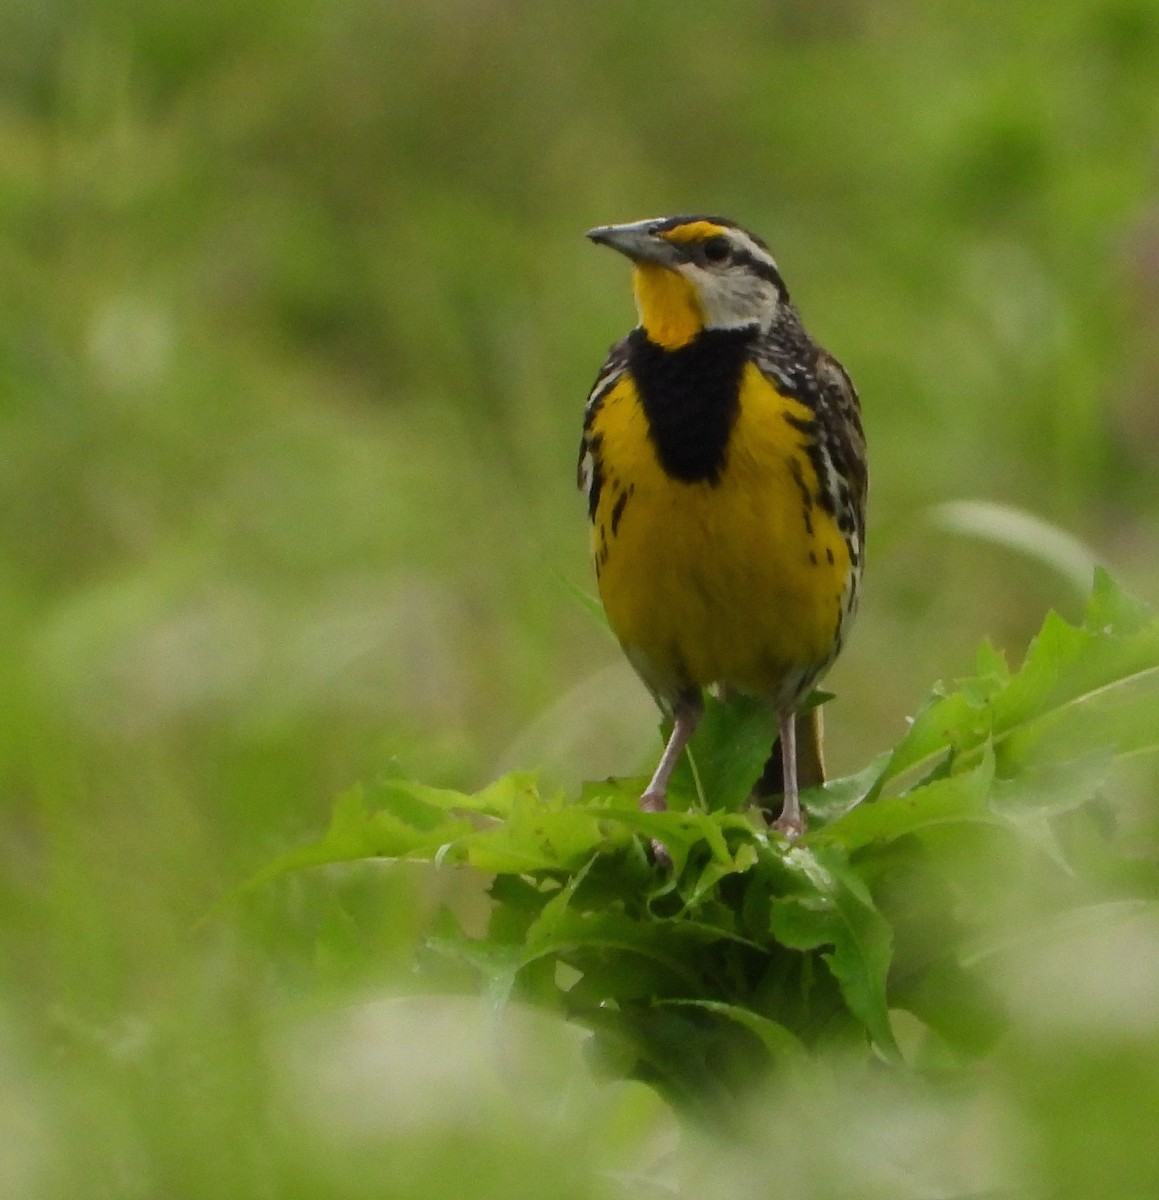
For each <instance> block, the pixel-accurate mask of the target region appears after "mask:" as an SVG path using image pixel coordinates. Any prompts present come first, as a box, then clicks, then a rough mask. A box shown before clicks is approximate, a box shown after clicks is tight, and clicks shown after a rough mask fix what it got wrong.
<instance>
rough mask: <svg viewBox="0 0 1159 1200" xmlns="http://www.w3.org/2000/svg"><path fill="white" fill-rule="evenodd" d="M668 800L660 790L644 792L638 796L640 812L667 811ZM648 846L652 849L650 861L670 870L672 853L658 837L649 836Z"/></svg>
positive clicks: (663, 869)
mask: <svg viewBox="0 0 1159 1200" xmlns="http://www.w3.org/2000/svg"><path fill="white" fill-rule="evenodd" d="M667 810H668V801H667V800H665V799H664V795H663V793H662V792H652V791H648V792H645V793H644V794H643V795H642V796H641V797H640V811H641V812H653V813H656V812H667ZM648 848H649V849H650V850H651V851H652V861H653V862H654V863H655V864H656V865H657V866H658V867H659V868H660V869H661V870H662V871H670V870H671V869H672V855H671V854H669V853H668V847H667V846H665V845H664V843H663V842H662V841H660V839H659V838H649V839H648Z"/></svg>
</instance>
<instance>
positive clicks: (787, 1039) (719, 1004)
mask: <svg viewBox="0 0 1159 1200" xmlns="http://www.w3.org/2000/svg"><path fill="white" fill-rule="evenodd" d="M656 1004H657V1007H662V1006H664V1005H670V1006H675V1007H680V1006H683V1007H687V1008H696V1009H700V1010H701V1011H702V1012H709V1013H712V1014H713V1015H714V1016H719V1017H727V1018H728V1019H729V1020H730V1021H734V1022H736V1024H738V1025H740V1026H742V1027H743V1028H745V1029H747V1030H749V1032H750V1033H755V1034H756V1035H757V1037H758V1038H759V1039H760V1041H761V1044H762V1045H763V1046H764V1048H765V1049H766V1050H767V1051H768V1052H769V1054H770V1056H771V1057H772V1058H773V1060H774V1061H775V1062H777V1063H781V1064H783V1065H785V1066H792V1067H800V1066H802V1065H804V1062H805V1060H806V1057H807V1055H806V1050H805V1046H804V1044H803V1043H802V1041H801V1039H800V1038H799V1037H797V1035H796V1034H795V1033H793V1032H792V1031H790V1030H789V1029H786V1028H785V1026H784V1025H782V1024H780V1023H779V1022H777V1021H773V1020H770V1019H769V1018H768V1017H765V1016H762V1015H761V1014H760V1013H757V1012H753V1010H752V1009H749V1008H742V1007H741V1006H740V1005H739V1004H725V1003H724V1002H723V1001H720V1000H699V999H697V1000H658V1001H657V1002H656Z"/></svg>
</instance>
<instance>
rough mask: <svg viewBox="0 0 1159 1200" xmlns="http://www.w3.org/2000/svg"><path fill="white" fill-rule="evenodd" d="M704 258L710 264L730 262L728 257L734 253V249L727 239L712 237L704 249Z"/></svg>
mask: <svg viewBox="0 0 1159 1200" xmlns="http://www.w3.org/2000/svg"><path fill="white" fill-rule="evenodd" d="M702 250H703V252H704V257H705V259H707V261H708V262H710V263H723V262H728V256H729V255H730V254H731V253H732V247H731V246H730V245H729V241H728V238H726V237H720V236H717V237H710V238H709V239H708V241H706V242H705V243H704V245H703V247H702Z"/></svg>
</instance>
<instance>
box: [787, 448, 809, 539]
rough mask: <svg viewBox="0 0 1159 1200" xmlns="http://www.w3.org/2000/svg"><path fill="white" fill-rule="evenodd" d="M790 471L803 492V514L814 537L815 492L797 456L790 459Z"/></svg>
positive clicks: (806, 527)
mask: <svg viewBox="0 0 1159 1200" xmlns="http://www.w3.org/2000/svg"><path fill="white" fill-rule="evenodd" d="M789 473H790V474H791V475H792V476H793V482H794V483H795V484H796V485H797V489H798V491H800V493H801V516H802V517H804V519H805V532H806V533H807V534H808V535H809V536H810V537H812V536H813V516H812V513H813V493H812V492H811V491H810V490H809V486H808V484H806V482H805V476H804V474H803V472H802V471H801V464H800V462H799V461H798V460H797V459H795V458H790V459H789Z"/></svg>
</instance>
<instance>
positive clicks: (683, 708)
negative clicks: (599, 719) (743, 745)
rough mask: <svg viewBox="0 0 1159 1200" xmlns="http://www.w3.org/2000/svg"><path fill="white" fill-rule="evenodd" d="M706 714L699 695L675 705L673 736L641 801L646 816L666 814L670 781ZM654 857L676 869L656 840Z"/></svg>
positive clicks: (687, 695) (688, 694)
mask: <svg viewBox="0 0 1159 1200" xmlns="http://www.w3.org/2000/svg"><path fill="white" fill-rule="evenodd" d="M703 713H704V699H703V697H702V696H701V694H700V692H699V691H690V692H685V693H684V694H683V695H681V696H680V697H679V699H678V700H677V701H676V703H675V704H674V705H673V708H672V732H671V734H669V736H668V744H667V745H666V746H665V747H664V753H663V754H662V755H661V756H660V761H659V763H657V765H656V770H655V772H654V773H653V775H652V778H651V779H650V780H649V781H648V786H647V787H646V788H645V789H644V792H643V795H641V797H640V808H641V810H642V811H643V812H663V811H664V810H665V809H666V808H667V807H668V781H669V779H671V778H672V772H673V770H674V769H675V767H676V764H677V763H678V762H679V761H680V755H681V754H683V753H684V747H685V746H687V745H688V741H689V739H690V738H691V737H692V735H693V734H694V733H695V732H696V727H697V725H699V724H700V718H701V715H702V714H703ZM652 854H653V857H654V858H655V859H656V861H657V863H659V864H660V865H661V866H666V867H667V866H671V865H672V856H671V855H670V854H669V853H668V851H667V849H666V848H665V846H664V844H663V843H662V842H660V841H658V840H657V839H656V838H653V839H652Z"/></svg>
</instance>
